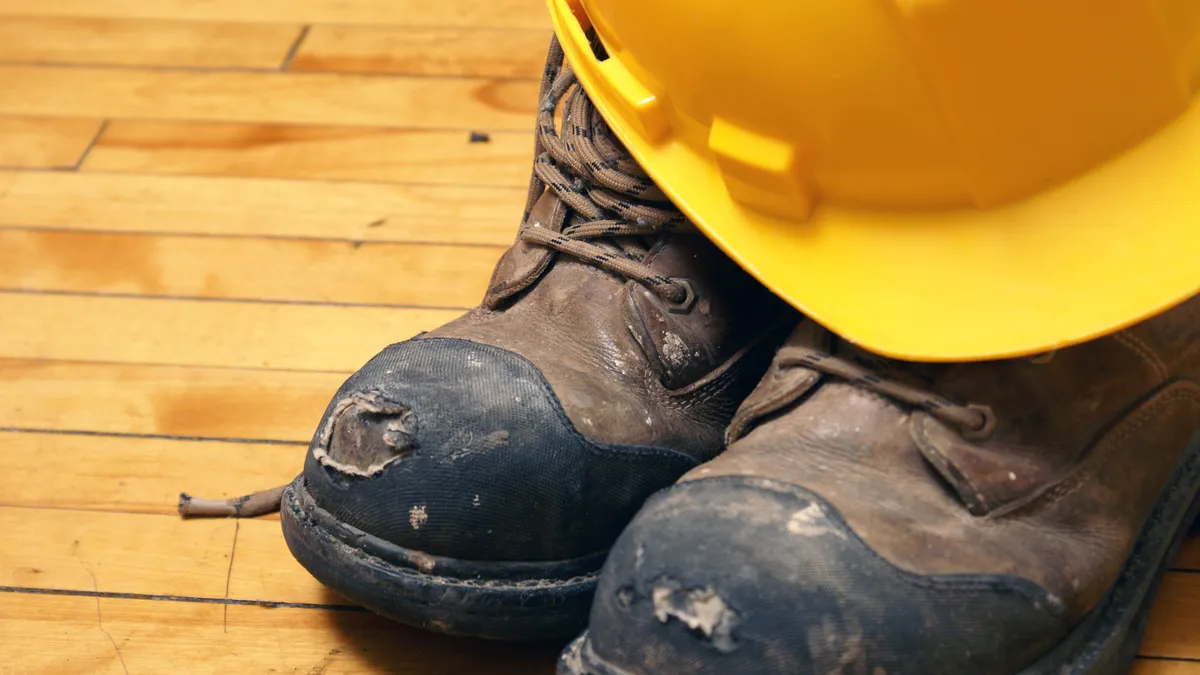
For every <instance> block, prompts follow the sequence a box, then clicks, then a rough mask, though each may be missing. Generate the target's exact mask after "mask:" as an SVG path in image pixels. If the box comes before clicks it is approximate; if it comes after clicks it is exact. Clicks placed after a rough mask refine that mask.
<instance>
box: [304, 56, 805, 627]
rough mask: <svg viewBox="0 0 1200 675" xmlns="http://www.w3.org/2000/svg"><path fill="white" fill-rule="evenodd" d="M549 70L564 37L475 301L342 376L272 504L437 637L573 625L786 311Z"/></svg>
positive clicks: (704, 450) (321, 565) (335, 583)
mask: <svg viewBox="0 0 1200 675" xmlns="http://www.w3.org/2000/svg"><path fill="white" fill-rule="evenodd" d="M562 62H563V61H562V52H561V51H559V50H558V49H557V46H556V45H555V46H553V47H552V48H551V54H550V61H549V66H548V68H547V76H546V80H545V81H544V84H543V104H542V108H541V112H540V116H539V128H538V138H539V140H538V150H537V160H536V164H535V173H534V178H533V181H532V185H531V190H530V202H529V206H528V207H527V209H526V215H525V217H524V222H523V224H522V227H521V229H520V233H519V235H518V237H517V242H516V244H515V245H514V246H513V247H512V248H511V249H510V250H509V251H508V252H507V253H505V254H504V256H503V257H502V258H501V260H500V262H499V264H498V265H497V266H496V269H495V273H494V275H493V277H492V281H491V284H490V286H489V288H488V290H487V294H486V297H485V299H484V301H483V305H482V306H481V307H479V308H478V309H475V310H473V311H471V312H469V313H468V314H466V315H465V316H463V317H462V318H460V319H458V320H456V321H453V322H451V323H450V324H447V325H445V326H442V327H441V328H438V329H437V330H434V331H432V332H429V333H426V334H423V335H419V336H417V337H416V338H413V339H411V340H408V341H405V342H401V343H399V344H395V345H392V346H390V347H388V348H387V349H385V350H384V351H383V352H382V353H380V354H379V355H378V356H376V357H375V358H373V359H372V360H371V361H370V362H369V363H368V364H366V365H365V366H364V367H363V368H362V370H360V371H358V372H357V373H356V374H354V375H353V376H352V377H350V379H349V380H348V381H347V382H346V383H345V385H343V386H342V388H341V390H340V391H338V392H337V395H336V396H335V397H334V398H333V400H332V402H331V403H330V405H329V408H328V410H327V411H326V413H325V416H324V419H322V421H321V422H320V425H319V427H318V429H317V431H316V433H315V435H314V437H313V440H312V445H311V447H310V450H309V454H308V457H307V460H306V462H305V466H304V472H303V474H302V475H301V476H300V477H299V478H298V479H297V480H296V481H295V482H294V483H293V484H292V485H291V486H290V487H289V488H288V489H287V490H286V492H285V495H284V498H283V505H282V517H283V529H284V534H285V536H286V539H287V543H288V545H289V547H290V548H291V550H292V553H293V554H294V555H295V556H296V558H297V559H298V560H299V561H300V562H301V563H302V564H303V565H304V566H305V567H306V568H308V570H309V571H310V572H312V574H313V575H314V576H316V577H317V579H319V580H320V581H322V582H323V583H325V584H327V585H328V586H330V587H331V588H333V589H334V590H336V591H337V592H339V593H341V594H342V595H344V596H346V597H348V598H350V599H352V600H354V601H356V602H359V603H361V604H363V605H365V606H367V607H369V608H371V609H373V610H375V611H377V612H379V613H382V614H384V615H387V616H389V617H392V618H395V619H398V620H400V621H403V622H406V623H410V624H413V625H417V626H421V627H425V628H430V629H433V630H438V631H443V632H447V633H454V634H466V635H477V636H484V637H490V638H502V639H546V638H551V637H554V636H567V635H574V634H576V633H577V632H578V631H579V630H580V629H581V628H582V627H583V625H584V624H585V623H586V619H587V610H588V607H589V605H590V602H591V596H592V593H593V591H594V588H595V581H596V576H597V572H598V571H599V568H600V566H601V564H602V562H603V560H604V557H605V555H606V554H607V552H608V549H609V547H610V546H611V544H612V542H613V541H614V540H615V539H616V537H617V535H618V534H619V533H620V531H621V530H622V529H623V528H624V527H625V525H626V523H627V522H628V521H629V519H630V518H632V517H633V515H634V514H635V513H636V512H637V510H638V508H639V507H640V506H641V504H642V502H643V501H644V500H645V499H646V498H647V497H648V496H649V495H650V494H652V493H653V492H655V491H657V490H659V489H661V488H664V487H667V486H669V485H670V484H671V483H673V482H674V481H675V480H676V479H678V478H679V476H680V475H682V474H683V473H684V472H686V471H687V470H689V469H691V468H693V467H695V466H697V465H698V464H700V463H701V462H704V461H706V460H708V459H711V458H712V457H713V456H715V455H716V454H717V453H718V452H720V451H721V450H722V449H723V447H724V439H723V433H724V429H725V427H726V426H727V425H728V423H729V421H730V419H731V417H732V416H733V414H734V412H735V411H736V410H737V407H738V405H740V404H741V402H742V400H743V399H744V398H745V397H746V395H747V394H749V392H750V391H751V390H752V389H753V387H754V386H755V384H756V383H757V382H758V380H759V379H760V378H761V376H762V374H763V372H765V370H766V368H767V367H768V366H769V364H770V359H771V356H772V355H773V354H774V352H775V350H776V349H777V348H778V345H779V343H780V342H782V340H783V338H784V337H786V333H787V329H788V327H789V325H790V324H792V323H794V322H795V320H796V316H795V314H793V313H791V311H790V310H789V309H786V308H785V306H784V305H783V304H782V303H781V302H780V301H778V300H776V299H775V298H774V297H773V296H772V295H771V294H770V293H769V292H767V291H766V290H765V289H764V288H762V287H761V286H759V285H758V284H757V283H756V282H754V281H753V280H752V279H751V278H750V277H749V276H747V275H746V274H745V273H743V272H742V271H741V270H740V269H739V268H738V267H737V266H736V265H735V264H734V263H733V262H731V261H730V260H729V259H728V258H726V257H725V256H724V255H723V254H721V253H720V251H718V250H717V248H716V247H714V246H713V245H712V244H711V243H710V242H709V241H708V240H706V239H705V238H704V237H703V236H700V235H699V234H698V232H696V231H694V230H693V229H692V227H691V225H690V224H689V223H688V221H687V220H686V219H685V218H684V217H683V216H682V215H681V214H680V213H679V212H678V211H677V210H676V209H675V208H674V207H673V206H672V205H671V203H670V202H669V201H668V200H667V199H666V197H665V196H664V195H663V194H662V193H661V192H660V191H659V190H658V189H657V188H656V187H655V186H654V184H653V183H651V182H650V180H649V179H648V178H647V177H646V175H645V174H644V173H643V172H642V171H641V169H640V168H639V167H638V165H637V164H636V162H634V160H632V159H631V158H630V157H629V156H628V154H627V153H626V152H625V151H624V150H623V149H622V147H621V146H620V145H619V142H618V141H617V140H615V138H614V137H613V136H612V135H611V134H610V132H609V130H608V127H607V126H606V125H605V123H604V122H603V120H602V119H601V117H600V115H599V113H597V112H596V111H595V110H594V109H593V107H592V105H591V103H590V101H589V100H588V98H587V96H586V95H585V94H584V93H583V91H582V90H581V89H580V88H579V87H578V85H577V84H576V83H575V79H574V77H573V75H572V73H571V72H570V70H569V69H568V68H560V64H562ZM560 103H562V104H563V113H562V114H563V122H562V127H563V131H564V134H563V135H564V138H560V137H559V135H558V131H557V130H556V123H555V120H554V111H555V109H556V107H557V106H558V105H559V104H560Z"/></svg>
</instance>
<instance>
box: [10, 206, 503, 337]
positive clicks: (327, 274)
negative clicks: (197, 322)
mask: <svg viewBox="0 0 1200 675" xmlns="http://www.w3.org/2000/svg"><path fill="white" fill-rule="evenodd" d="M503 251H504V249H502V248H499V247H490V246H489V247H484V246H437V245H423V244H394V243H381V242H371V243H351V242H347V241H319V240H311V239H250V238H246V237H239V238H223V237H190V236H165V235H153V234H110V233H95V232H70V231H61V230H49V231H48V230H23V229H8V230H6V229H0V289H3V290H11V289H25V290H52V291H72V292H84V293H93V292H96V293H129V294H136V295H150V296H176V297H195V298H227V299H229V298H232V299H254V300H285V301H287V300H299V301H306V302H330V303H338V304H378V305H407V306H418V307H420V306H427V307H452V308H467V307H472V306H475V305H477V304H478V303H479V301H480V299H481V298H483V293H484V290H485V289H486V287H487V282H488V279H489V278H490V277H491V272H492V267H493V266H494V265H495V264H496V261H497V260H498V259H499V258H500V254H501V253H503ZM397 270H401V271H402V273H399V274H398V273H397ZM423 318H424V317H423ZM388 323H393V325H394V322H388ZM421 325H422V329H426V328H429V327H430V326H427V325H424V323H421ZM376 332H377V331H376Z"/></svg>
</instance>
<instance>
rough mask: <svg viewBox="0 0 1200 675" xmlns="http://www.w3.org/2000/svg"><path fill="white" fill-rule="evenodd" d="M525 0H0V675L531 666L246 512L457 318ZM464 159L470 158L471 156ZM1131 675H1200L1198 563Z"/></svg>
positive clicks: (1189, 557)
mask: <svg viewBox="0 0 1200 675" xmlns="http://www.w3.org/2000/svg"><path fill="white" fill-rule="evenodd" d="M548 26H549V22H548V18H547V16H546V13H545V9H544V6H543V4H542V0H488V1H487V2H478V1H477V0H437V1H431V0H204V1H197V0H43V1H42V2H31V1H30V0H0V673H5V674H14V675H15V674H21V675H24V674H27V673H53V674H59V673H88V674H91V673H137V674H148V675H153V674H158V673H168V672H185V673H193V674H197V673H243V674H254V673H312V674H314V675H316V674H326V675H332V674H334V673H372V672H391V673H401V674H405V675H408V674H418V673H421V674H434V673H438V674H443V675H446V674H459V673H462V674H475V673H519V674H526V673H546V674H549V673H551V672H552V671H553V660H554V656H555V654H556V651H557V647H556V646H554V645H551V646H540V647H514V646H506V645H496V644H488V643H481V642H474V641H459V640H453V639H448V638H443V637H439V636H434V635H427V634H424V633H420V632H418V631H414V630H409V629H406V628H403V627H400V626H397V625H394V624H390V623H388V622H386V621H383V620H381V619H378V618H376V617H375V616H373V615H371V614H369V613H366V612H364V611H361V610H359V609H358V608H355V607H350V606H346V605H345V604H344V603H343V601H341V600H339V599H338V598H336V597H334V596H332V595H330V594H329V593H328V592H326V591H325V590H324V589H323V588H322V587H321V586H320V585H319V584H317V583H316V582H315V581H314V580H313V579H312V578H311V577H309V576H308V574H306V573H305V572H304V570H303V569H301V568H300V567H299V565H297V564H296V563H295V562H294V561H293V559H292V557H291V556H290V555H289V554H288V552H287V549H286V547H285V546H284V543H283V540H282V538H281V535H280V531H279V524H278V521H277V519H272V518H264V519H260V520H247V521H241V522H238V521H232V520H201V521H188V522H183V521H181V520H180V519H179V518H178V517H177V516H175V515H174V508H175V500H176V495H177V493H178V492H179V491H180V490H181V489H185V490H188V491H191V492H193V493H196V494H201V495H205V496H230V495H233V494H237V493H242V492H245V491H251V490H255V489H259V488H263V487H268V486H271V485H274V484H277V483H280V482H283V481H285V480H287V479H288V478H290V477H292V476H293V475H294V474H295V473H297V472H298V470H299V468H300V466H301V461H302V457H303V455H304V450H305V442H306V441H307V439H308V438H309V436H310V434H311V433H312V430H313V428H314V425H315V423H316V422H317V420H318V418H319V417H320V415H321V412H322V410H323V409H324V407H325V405H326V403H327V401H328V399H329V398H330V396H331V395H332V393H333V392H334V390H335V388H336V387H337V386H338V384H339V383H340V382H341V381H342V380H343V379H344V377H345V376H346V375H347V374H348V373H350V372H351V371H353V370H354V369H355V368H356V367H357V366H359V365H360V364H361V363H363V362H364V361H365V360H366V359H367V358H369V357H370V356H371V355H372V354H374V353H375V352H376V351H377V350H378V349H379V348H381V347H382V346H384V345H386V344H388V343H389V342H392V341H396V340H398V339H403V338H406V337H409V336H411V335H412V334H414V333H415V332H417V331H419V330H422V329H427V328H431V327H433V326H436V325H438V324H440V323H442V322H444V321H446V320H448V319H450V318H452V317H454V316H456V315H458V314H459V313H460V312H461V311H462V310H463V308H466V307H469V306H471V305H473V304H475V303H476V302H477V301H478V299H479V298H480V297H481V293H482V291H483V287H484V284H485V283H486V280H487V278H488V274H489V272H490V269H491V266H492V264H493V262H494V261H495V260H496V258H497V257H498V255H499V254H500V252H501V251H502V250H503V248H502V247H503V246H504V245H505V244H507V243H508V242H509V241H511V240H512V237H513V235H514V232H515V227H516V225H517V222H516V221H517V218H518V216H519V212H520V208H521V205H522V201H523V193H524V187H525V181H526V179H527V176H528V169H529V166H528V165H529V160H530V154H531V150H532V136H531V129H532V127H533V122H534V110H535V98H536V90H537V81H536V77H537V75H538V73H539V71H540V69H541V65H542V52H543V50H544V48H545V45H546V43H547V40H548V36H549V28H548ZM473 131H477V132H482V133H484V134H487V137H488V139H489V140H487V141H486V142H470V139H471V132H473ZM1177 565H1178V568H1179V569H1178V571H1175V572H1172V573H1171V574H1170V575H1168V577H1167V579H1166V581H1165V582H1164V588H1163V593H1162V595H1161V598H1160V600H1159V604H1158V606H1157V613H1156V615H1155V617H1154V620H1153V624H1152V626H1151V628H1150V631H1149V635H1148V638H1147V640H1146V642H1145V644H1144V646H1143V653H1144V654H1145V655H1146V657H1147V658H1146V659H1144V660H1142V661H1140V662H1139V666H1138V669H1137V672H1138V673H1139V674H1140V675H1184V674H1189V675H1192V674H1200V630H1197V629H1200V574H1197V573H1196V572H1198V571H1200V544H1197V545H1191V546H1189V548H1188V549H1187V550H1186V551H1185V552H1184V554H1183V556H1182V557H1181V558H1180V559H1179V560H1178V563H1177Z"/></svg>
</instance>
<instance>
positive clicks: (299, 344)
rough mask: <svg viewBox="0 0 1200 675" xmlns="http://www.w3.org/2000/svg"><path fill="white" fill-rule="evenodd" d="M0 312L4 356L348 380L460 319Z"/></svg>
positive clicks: (135, 306) (47, 302)
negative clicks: (392, 347)
mask: <svg viewBox="0 0 1200 675" xmlns="http://www.w3.org/2000/svg"><path fill="white" fill-rule="evenodd" d="M0 312H9V314H7V315H4V314H0V316H4V317H5V318H4V330H0V356H3V357H9V358H22V359H55V360H80V361H101V362H107V363H142V364H161V365H182V366H202V367H218V368H272V369H288V370H307V371H325V372H339V373H346V374H349V373H350V372H353V371H355V370H357V369H358V368H359V366H361V365H362V364H364V363H366V361H367V360H368V359H370V358H371V357H372V356H374V355H375V354H376V353H377V352H378V351H379V350H380V349H383V348H384V347H385V346H387V345H389V344H391V343H393V342H398V341H400V340H406V339H408V338H410V337H412V336H413V335H416V334H417V333H418V332H420V331H422V330H429V329H432V328H436V327H437V326H440V325H442V324H443V323H446V322H447V321H449V320H451V319H453V318H455V317H457V316H458V315H459V314H461V312H459V311H458V310H427V309H392V308H379V307H328V306H311V305H295V304H268V303H253V302H205V301H196V300H177V299H144V298H123V297H115V298H107V297H96V296H69V295H54V296H48V295H34V294H21V293H0ZM0 368H3V366H0ZM3 376H4V373H3V372H0V378H2V377H3ZM262 377H264V378H267V379H268V380H269V378H270V376H267V375H264V376H262ZM61 384H62V385H63V386H67V387H68V388H69V385H70V382H69V381H66V382H62V383H61ZM181 385H182V383H181ZM0 386H2V385H0ZM14 393H16V392H14ZM332 393H333V390H329V394H332ZM67 395H69V393H68V394H67ZM75 400H77V401H78V402H79V403H83V402H84V399H75ZM309 422H310V423H315V422H316V418H313V419H311V420H309ZM0 426H4V424H0ZM68 428H72V429H74V428H82V427H68ZM105 428H106V429H109V430H115V431H119V430H120V427H119V426H106V427H105ZM146 433H158V432H146ZM201 435H203V434H201Z"/></svg>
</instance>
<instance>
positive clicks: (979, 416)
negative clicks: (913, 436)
mask: <svg viewBox="0 0 1200 675" xmlns="http://www.w3.org/2000/svg"><path fill="white" fill-rule="evenodd" d="M776 362H777V363H778V364H779V366H780V367H781V368H789V367H801V368H808V369H810V370H815V371H817V372H819V373H823V374H825V375H830V376H833V377H836V378H838V379H841V380H845V381H846V382H848V383H849V384H852V385H855V386H857V387H861V388H863V389H866V390H868V391H872V392H874V393H876V394H879V395H881V396H884V397H886V398H889V399H892V400H893V401H896V402H899V403H903V404H905V405H908V406H912V407H915V408H920V409H922V410H924V411H925V412H927V413H929V414H930V415H932V416H934V417H936V418H937V419H939V420H941V421H942V422H945V423H947V424H949V425H951V426H953V427H955V428H957V429H958V430H959V432H960V433H961V434H962V436H963V437H964V438H966V439H970V440H979V439H984V438H987V437H988V436H990V435H991V433H992V431H993V430H994V429H995V427H996V419H995V413H993V412H992V409H991V408H990V407H988V406H985V405H978V404H973V403H972V404H966V405H963V404H959V403H955V402H953V401H950V400H947V399H945V398H943V397H941V396H938V395H937V394H934V393H932V392H929V391H925V390H923V389H920V388H918V387H912V386H909V385H907V384H904V383H902V382H898V381H896V380H890V379H888V378H885V377H882V376H880V375H878V374H877V373H875V372H873V371H871V370H870V369H868V368H865V367H863V366H860V365H859V364H857V363H855V362H854V361H851V360H849V359H845V358H842V357H838V356H834V355H833V354H830V353H828V352H824V351H821V350H819V349H813V348H811V347H805V346H801V345H787V346H784V347H782V348H780V350H779V353H778V355H777V356H776Z"/></svg>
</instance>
